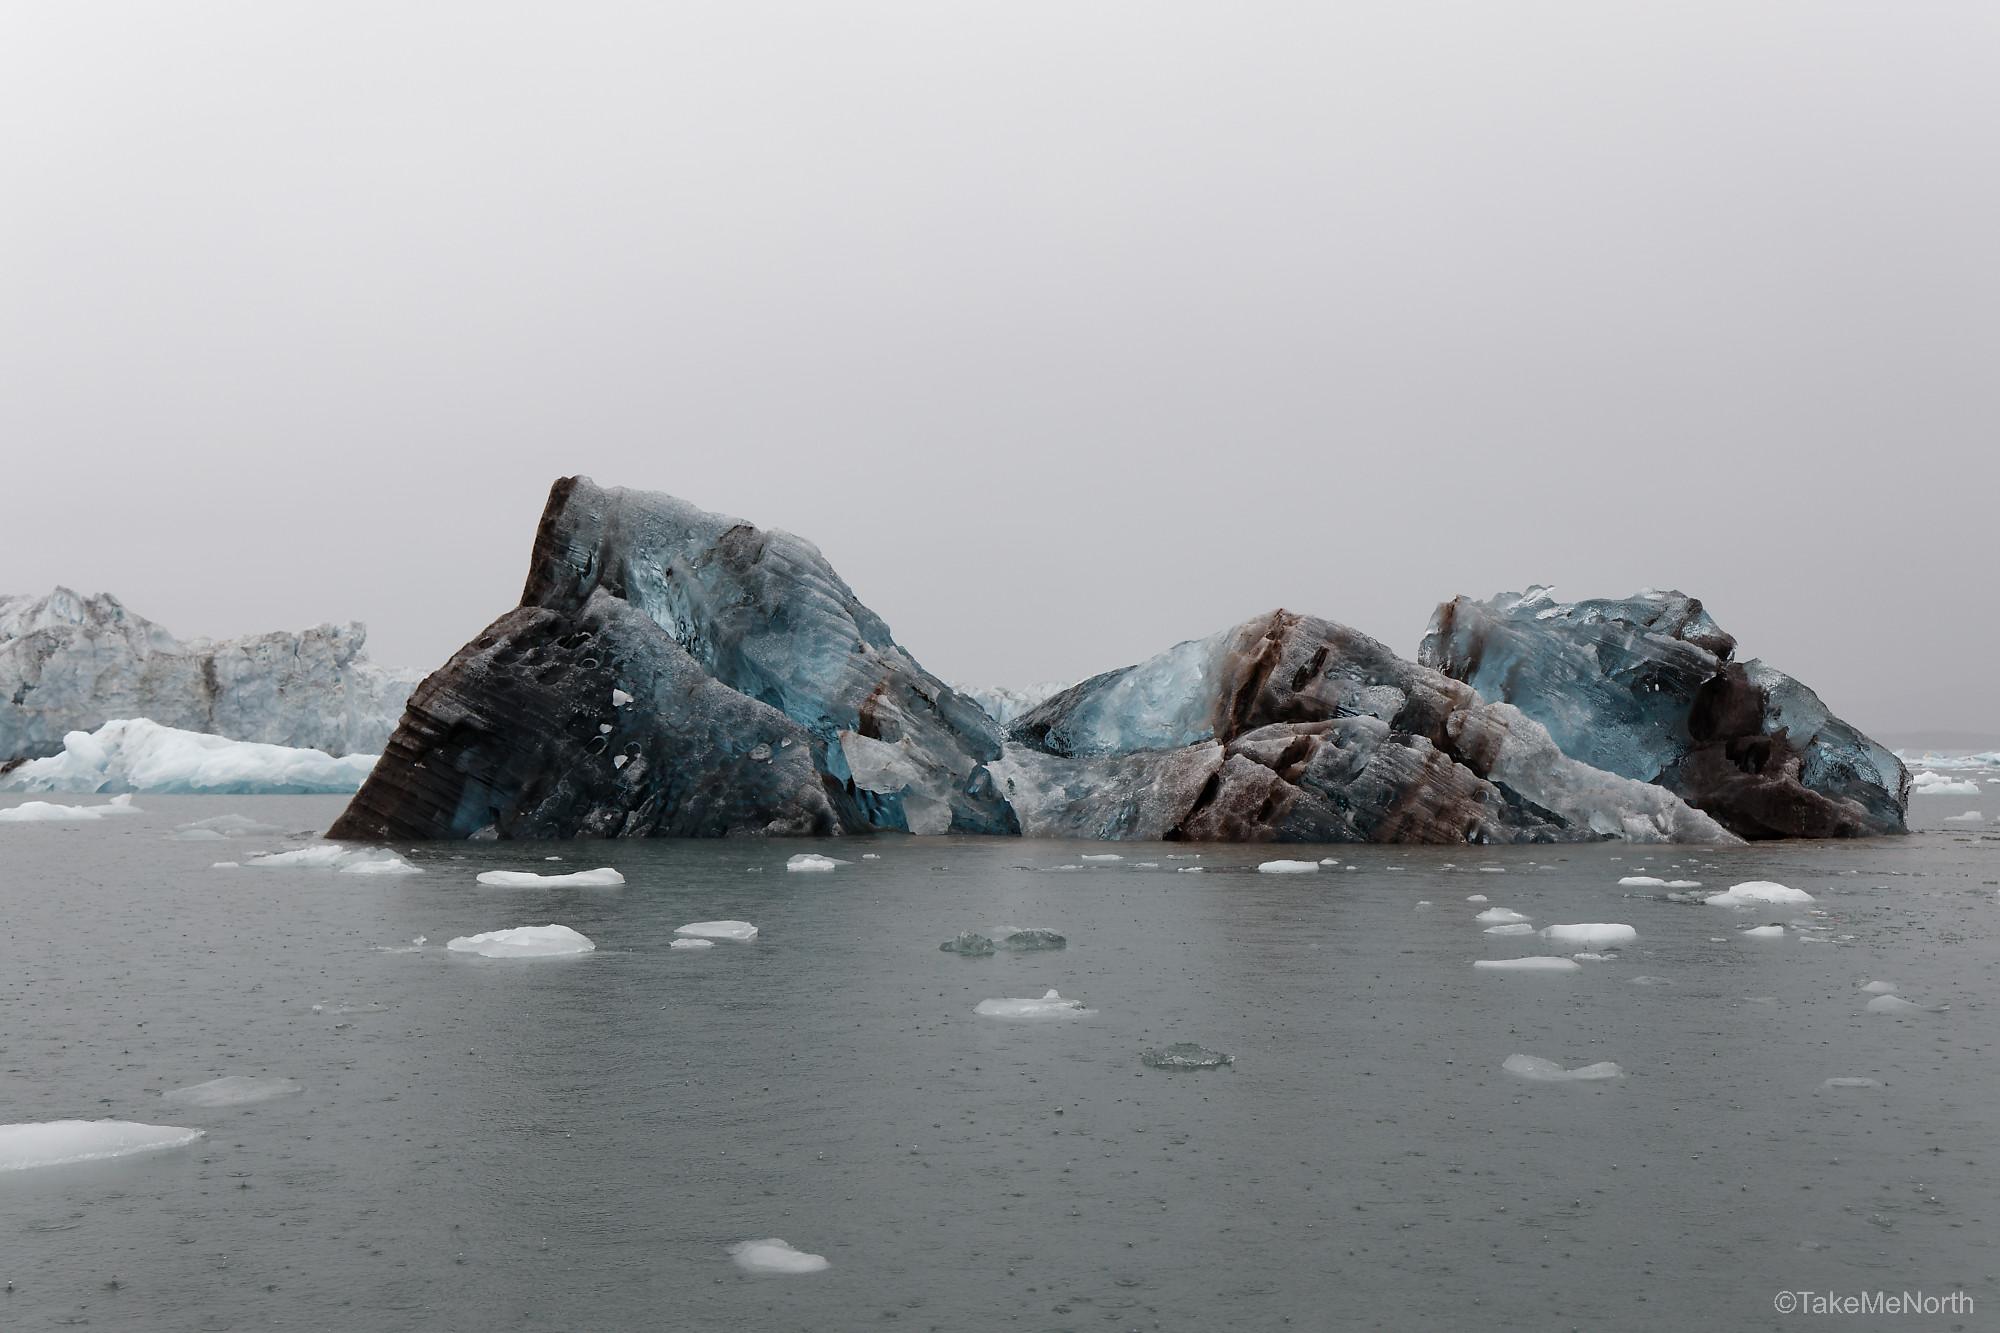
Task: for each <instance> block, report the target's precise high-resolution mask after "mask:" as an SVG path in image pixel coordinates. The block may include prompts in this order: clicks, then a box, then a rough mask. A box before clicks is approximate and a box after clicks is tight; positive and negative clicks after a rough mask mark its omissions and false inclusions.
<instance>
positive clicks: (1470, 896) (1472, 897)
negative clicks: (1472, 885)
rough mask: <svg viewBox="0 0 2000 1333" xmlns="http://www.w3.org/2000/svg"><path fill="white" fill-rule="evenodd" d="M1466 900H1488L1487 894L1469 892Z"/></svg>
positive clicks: (1473, 901)
mask: <svg viewBox="0 0 2000 1333" xmlns="http://www.w3.org/2000/svg"><path fill="white" fill-rule="evenodd" d="M1465 901H1467V902H1469V903H1483V902H1485V901H1486V895H1485V894H1483V893H1472V894H1467V895H1466V898H1465Z"/></svg>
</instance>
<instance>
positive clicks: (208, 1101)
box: [160, 1074, 305, 1106]
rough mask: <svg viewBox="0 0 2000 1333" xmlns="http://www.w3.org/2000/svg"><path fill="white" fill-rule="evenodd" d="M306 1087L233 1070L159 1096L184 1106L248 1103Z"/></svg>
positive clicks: (263, 1100) (284, 1079) (281, 1095)
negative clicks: (227, 1073)
mask: <svg viewBox="0 0 2000 1333" xmlns="http://www.w3.org/2000/svg"><path fill="white" fill-rule="evenodd" d="M303 1091H305V1089H303V1088H301V1087H300V1086H299V1085H298V1084H296V1083H294V1082H292V1080H290V1079H288V1078H246V1077H244V1076H243V1075H240V1074H232V1075H230V1076H229V1077H227V1078H212V1079H210V1080H209V1081H208V1082H206V1083H196V1084H194V1085H193V1086H192V1087H186V1088H175V1089H174V1090H173V1091H172V1092H168V1093H163V1094H161V1097H160V1100H162V1101H167V1102H174V1103H176V1104H178V1105H181V1106H247V1105H249V1104H250V1103H252V1102H268V1101H275V1100H276V1099H277V1098H279V1097H292V1096H296V1095H297V1094H299V1093H301V1092H303Z"/></svg>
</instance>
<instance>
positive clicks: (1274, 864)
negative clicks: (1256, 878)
mask: <svg viewBox="0 0 2000 1333" xmlns="http://www.w3.org/2000/svg"><path fill="white" fill-rule="evenodd" d="M1257 870H1258V873H1260V874H1265V875H1310V874H1314V873H1316V872H1317V871H1318V870H1319V862H1317V861H1266V862H1264V863H1263V864H1262V865H1260V866H1258V867H1257Z"/></svg>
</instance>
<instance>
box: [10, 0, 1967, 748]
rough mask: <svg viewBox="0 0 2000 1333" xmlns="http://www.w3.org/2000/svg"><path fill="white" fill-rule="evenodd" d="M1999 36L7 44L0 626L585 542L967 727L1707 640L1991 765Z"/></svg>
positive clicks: (418, 591) (1042, 10)
mask: <svg viewBox="0 0 2000 1333" xmlns="http://www.w3.org/2000/svg"><path fill="white" fill-rule="evenodd" d="M1996 70H2000V6H1996V5H1994V4H1992V3H1990V0H1968V2H1967V3H1960V4H1925V3H1916V2H1906V3H1896V4H1887V3H1880V2H1879V0H1871V2H1870V3H1859V4H1842V3H1834V2H1831V0H1809V2H1807V3H1794V4H1786V3H1751V4H1746V3H1743V0H1728V2H1727V3H1689V2H1687V0H1677V2H1676V3H1671V4H1638V3H1632V4H1603V3H1597V2H1596V0H1591V2H1589V3H1570V4H1534V3H1506V4H1493V3H1490V2H1481V3H1469V4H1444V5H1427V4H1409V3H1396V4H1377V5H1368V6H1353V5H1338V4H1327V3H1317V4H1310V5H1298V6H1289V5H1258V4H1221V3H1207V4H1174V3H1160V2H1159V0H1147V2H1146V3H1133V4H1090V3H1075V2H1074V0H1070V2H1068V3H1062V4H1050V5H1041V4H1023V3H1007V4H989V5H979V6H972V5H955V4H939V3H922V4H907V5H886V4H866V3H851V2H850V3H839V4H819V5H781V4H744V3H726V4H714V5H658V4H647V5H633V6H612V5H590V4H560V5H555V4H550V5H535V6H519V5H498V4H476V5H474V4H465V5H443V4H436V5H409V4H403V3H398V4H391V5H361V4H340V5H319V6H306V5H267V4H254V5H253V4H245V5H240V6H222V7H215V6H203V5H197V4H177V5H173V6H158V5H147V6H131V7H119V6H102V5H90V4H82V3H76V4H69V3H64V4H54V3H51V4H41V5H29V4H19V5H11V6H7V7H6V8H4V9H0V179H4V182H5V184H4V188H0V442H4V443H0V450H3V451H4V456H5V462H4V473H3V474H0V475H4V478H5V496H6V500H5V509H4V517H0V591H5V592H42V591H46V590H48V589H49V588H50V587H51V586H53V585H55V584H57V583H64V584H68V585H70V586H73V587H76V588H78V589H80V590H82V591H86V592H92V591H98V590H109V591H112V592H115V593H117V594H118V595H119V597H121V598H122V599H123V600H124V601H125V602H126V603H127V604H128V605H129V606H131V607H133V608H134V609H136V610H138V611H140V612H141V613H143V614H145V615H148V616H150V617H152V618H154V619H156V620H159V621H161V622H162V623H164V624H166V625H167V626H168V627H169V628H171V629H172V630H173V631H175V632H176V633H178V634H181V635H183V636H194V635H198V634H205V635H210V636H221V635H227V634H239V633H247V632H252V631H259V630H266V629H276V628H297V627H301V626H304V625H307V624H311V623H314V622H317V621H320V620H326V619H340V620H344V619H349V618H357V619H362V620H365V621H367V622H368V624H369V626H370V629H371V642H372V644H373V647H374V653H375V656H376V657H377V659H378V660H382V661H388V662H397V663H403V664H409V665H416V666H424V667H431V666H435V665H437V664H439V663H440V662H442V661H443V659H444V658H445V657H446V656H447V655H448V654H449V653H450V652H451V651H452V650H453V649H454V648H456V647H457V646H458V645H459V644H460V643H461V642H462V641H464V640H465V639H467V638H468V637H470V636H471V635H472V634H473V633H474V632H475V631H477V630H478V629H479V627H480V626H481V625H483V624H485V623H486V622H487V621H488V620H490V619H492V618H494V617H495V616H497V615H499V614H500V613H501V612H503V611H505V610H506V609H507V608H508V607H509V606H511V605H513V604H514V602H515V600H516V599H517V598H518V596H519V593H520V585H521V581H522V578H523V575H524V574H525V572H526V563H527V556H528V550H529V545H530V543H531V541H532V538H533V526H534V521H535V518H536V515H537V514H538V513H539V512H540V508H541V504H542V501H543V498H544V496H545V494H546V491H547V488H548V484H549V482H550V481H552V480H553V479H554V478H555V477H557V476H560V475H563V474H566V473H573V472H583V473H587V474H589V475H590V476H592V477H595V478H596V479H597V480H598V481H599V482H602V483H604V484H607V485H626V486H637V487H646V488H654V489H661V490H667V491H672V492H674V493H676V494H679V495H682V496H685V497H687V498H688V499H690V500H692V501H694V502H696V503H698V504H700V505H702V506H704V507H706V508H710V509H716V510H722V511H726V512H730V513H734V514H737V515H740V516H742V517H744V518H747V519H750V520H752V521H754V522H756V523H759V524H761V525H765V526H772V527H783V528H789V529H791V530H792V531H795V532H798V533H801V534H803V535H805V536H807V537H809V538H811V539H812V540H814V541H816V542H817V543H818V544H819V545H820V547H821V548H822V549H823V550H824V551H825V552H826V554H827V556H828V557H829V558H830V559H831V560H832V561H833V563H834V565H835V566H836V567H837V568H838V569H839V570H840V571H841V572H842V573H843V574H844V575H845V576H846V578H847V579H848V581H849V582H850V583H851V584H852V585H853V586H854V588H855V590H856V592H857V593H858V594H859V595H860V596H861V597H862V599H863V600H864V601H866V602H868V603H869V604H870V605H871V606H873V607H874V608H875V609H876V610H877V611H879V612H880V613H882V615H883V616H884V617H885V618H886V619H887V620H888V621H889V623H890V624H891V626H892V627H893V628H894V629H895V631H896V634H897V637H898V639H899V640H901V641H902V642H903V643H904V644H905V645H906V646H908V647H909V648H910V649H911V651H913V652H914V653H915V654H916V655H917V657H918V658H919V659H920V660H921V661H923V662H924V663H925V664H926V665H927V666H929V667H930V668H931V669H932V670H933V671H935V672H937V673H938V674H939V675H942V676H944V677H946V678H948V679H964V680H972V681H985V682H993V683H1001V684H1018V683H1023V682H1026V681H1029V680H1037V679H1045V678H1054V679H1067V678H1075V677H1079V676H1083V675H1087V674H1090V673H1093V672H1096V671H1100V670H1104V669H1107V668H1110V667H1114V666H1119V665H1123V664H1125V663H1127V662H1131V661H1134V660H1137V659H1139V658H1141V657H1144V656H1147V655H1150V654H1151V653H1153V652H1156V651H1158V650H1159V649H1161V648H1164V647H1166V646H1167V645H1169V644H1171V643H1173V642H1175V641H1177V640H1179V639H1183V638H1188V637H1192V636H1196V635H1201V634H1206V633H1208V632H1210V631H1213V630H1215V629H1217V628H1220V627H1221V626H1223V625H1226V624H1230V623H1234V622H1235V621H1238V620H1241V619H1244V618H1245V617H1247V616H1249V615H1251V614H1253V613H1256V612H1258V611H1262V610H1267V609H1269V608H1271V607H1273V606H1277V605H1281V604H1282V605H1285V606H1289V607H1292V608H1294V609H1296V610H1301V611H1309V612H1313V613H1316V614H1319V615H1324V616H1329V617H1332V618H1334V619H1338V620H1342V621H1345V622H1347V623H1349V624H1352V625H1354V626H1356V627H1358V628H1360V629H1362V630H1365V631H1367V632H1369V633H1371V634H1374V635H1376V636H1377V637H1379V638H1382V639H1384V640H1386V641H1387V642H1388V643H1389V644H1391V645H1392V646H1393V647H1395V648H1397V649H1398V650H1400V651H1403V652H1406V653H1409V652H1414V651H1415V648H1416V643H1417V640H1418V638H1419V637H1420V635H1421V634H1422V632H1423V628H1424V624H1425V621H1426V620H1427V619H1428V617H1429V615H1430V612H1431V609H1432V607H1433V605H1434V604H1435V603H1436V602H1437V601H1438V600H1439V599H1441V598H1447V597H1450V596H1452V595H1454V594H1457V593H1469V594H1473V595H1477V596H1482V597H1483V596H1487V595H1490V594H1492V593H1494V592H1498V591H1500V590H1502V589H1514V588H1521V587H1524V586H1525V585H1527V584H1529V583H1531V582H1553V583H1555V584H1556V585H1557V587H1558V590H1559V592H1560V593H1561V594H1563V595H1566V596H1577V597H1581V596H1600V595H1622V594H1626V593H1629V592H1631V591H1633V590H1635V589H1637V588H1639V587H1641V586H1644V585H1648V584H1651V585H1655V586H1661V587H1669V586H1671V587H1679V588H1681V589H1683V590H1685V591H1687V592H1690V593H1693V594H1695V595H1696V596H1699V597H1701V598H1703V599H1704V600H1705V601H1706V602H1707V603H1708V605H1709V607H1710V609H1711V610H1712V611H1713V613H1714V614H1715V615H1716V617H1717V618H1718V619H1719V620H1720V621H1721V622H1722V623H1723V625H1724V626H1725V627H1726V628H1728V629H1729V630H1731V631H1732V632H1733V633H1735V634H1736V635H1737V637H1738V638H1739V639H1740V640H1741V641H1742V643H1743V646H1744V652H1745V655H1760V656H1762V657H1764V658H1765V659H1766V660H1767V661H1770V662H1772V663H1774V664H1775V665H1777V666H1779V667H1781V668H1783V669H1785V670H1788V671H1790V672H1792V673H1793V674H1795V675H1798V676H1800V677H1801V678H1803V679H1804V680H1806V681H1807V682H1808V683H1809V684H1812V685H1813V686H1815V687H1816V688H1817V689H1818V690H1819V691H1820V692H1821V694H1822V695H1823V696H1824V697H1825V698H1826V699H1827V701H1828V702H1829V703H1830V704H1832V705H1833V706H1834V708H1835V709H1836V710H1837V711H1839V712H1841V713H1843V714H1845V715H1847V716H1848V717H1849V718H1851V719H1852V720H1854V721H1856V722H1857V723H1860V724H1861V725H1863V726H1864V727H1867V728H1870V729H1875V730H1899V729H1909V728H1924V727H1957V728H1962V729H1976V730H1986V731H1993V730H2000V698H1996V689H1995V668H1994V662H1995V660H1996V658H2000V651H1996V650H2000V628H1996V624H1997V623H2000V616H1996V605H1995V603H1996V598H1995V591H1996V588H1995V585H1996V577H1995V574H1996V571H1995V568H1994V561H1993V559H1992V556H1991V555H1990V554H1989V552H1990V551H1991V550H1992V545H1993V543H1992V533H1993V529H1994V525H1995V522H1996V519H1997V518H2000V504H1996V500H1997V499H2000V497H1996V493H1995V485H1994V483H1995V481H1996V479H2000V462H1996V445H2000V429H1997V428H1996V423H2000V373H1996V371H1997V370H2000V314H1997V313H1996V312H2000V301H1996V298H2000V256H1996V247H1997V246H2000V151H1997V150H2000V77H1996V74H1995V71H1996Z"/></svg>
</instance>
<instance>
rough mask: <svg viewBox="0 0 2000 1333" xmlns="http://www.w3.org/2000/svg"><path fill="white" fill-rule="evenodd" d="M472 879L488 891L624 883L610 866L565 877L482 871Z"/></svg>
mask: <svg viewBox="0 0 2000 1333" xmlns="http://www.w3.org/2000/svg"><path fill="white" fill-rule="evenodd" d="M474 878H475V879H476V880H477V882H478V883H481V884H484V885H486V887H488V888H490V889H536V888H546V887H552V886H554V885H558V884H567V885H569V886H571V887H572V888H578V889H610V888H616V887H617V886H618V885H620V884H623V883H624V882H625V877H624V876H623V875H621V874H619V873H618V872H617V871H616V870H613V869H612V868H611V867H610V866H599V867H598V868H597V869H595V870H572V871H571V872H570V873H569V874H567V875H538V874H536V873H535V872H534V871H532V870H484V871H481V872H480V873H479V874H478V875H477V876H475V877H474Z"/></svg>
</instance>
